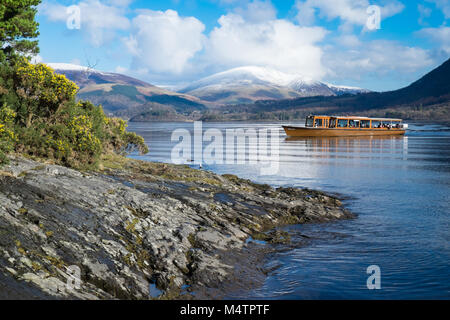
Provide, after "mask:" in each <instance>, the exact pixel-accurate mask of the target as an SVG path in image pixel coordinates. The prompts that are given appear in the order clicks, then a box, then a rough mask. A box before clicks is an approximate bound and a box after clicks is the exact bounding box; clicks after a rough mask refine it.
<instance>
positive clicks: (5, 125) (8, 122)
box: [0, 104, 16, 164]
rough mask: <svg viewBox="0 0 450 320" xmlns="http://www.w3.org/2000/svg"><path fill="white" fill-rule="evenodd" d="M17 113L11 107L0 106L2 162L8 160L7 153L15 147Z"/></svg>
mask: <svg viewBox="0 0 450 320" xmlns="http://www.w3.org/2000/svg"><path fill="white" fill-rule="evenodd" d="M15 117H16V114H15V112H14V111H13V110H11V109H10V108H9V107H7V106H6V104H5V105H3V106H2V107H1V108H0V164H4V163H6V162H7V158H6V154H7V153H8V152H11V151H12V149H13V147H14V141H15V138H16V137H15V134H14V129H13V123H14V118H15Z"/></svg>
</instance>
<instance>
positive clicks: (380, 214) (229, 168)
mask: <svg viewBox="0 0 450 320" xmlns="http://www.w3.org/2000/svg"><path fill="white" fill-rule="evenodd" d="M292 124H296V123H292ZM297 125H298V124H297ZM177 128H185V129H187V130H189V131H192V130H193V124H192V123H130V127H129V129H130V130H131V131H135V132H138V133H139V134H141V135H143V136H144V138H145V140H146V142H147V143H148V144H149V146H150V150H151V151H150V153H149V154H148V155H146V156H144V157H137V158H140V159H144V160H151V161H162V162H171V151H172V148H173V147H174V145H176V144H177V142H171V134H172V132H173V130H175V129H177ZM209 128H218V129H220V130H222V131H224V130H225V129H230V128H255V129H259V128H276V129H278V128H280V124H266V123H264V124H261V123H204V124H203V129H204V130H206V129H209ZM279 143H280V157H279V172H278V173H277V174H276V175H273V176H261V175H260V170H259V166H258V165H213V166H204V169H206V170H212V171H214V172H217V173H233V174H236V175H238V176H240V177H243V178H249V179H252V180H254V181H257V182H263V183H269V184H271V185H274V186H299V187H308V188H314V189H320V190H324V191H328V192H333V193H340V194H342V195H344V196H347V197H348V198H349V200H346V201H345V204H346V206H347V207H348V208H349V209H350V210H352V211H353V212H355V213H357V214H358V217H357V219H355V220H350V221H339V222H335V223H328V224H320V225H302V226H290V227H288V228H289V230H291V231H292V232H293V233H294V234H297V235H298V236H299V235H300V234H303V235H307V236H309V237H310V238H311V239H310V241H308V243H307V245H305V246H302V247H300V248H296V249H292V250H288V251H285V252H282V253H277V254H274V255H272V256H271V257H269V259H268V262H267V267H276V268H275V270H274V271H273V272H272V273H270V274H269V276H268V277H267V280H266V281H265V283H264V285H263V286H262V287H261V288H258V289H256V290H252V291H249V292H240V293H237V294H236V296H233V297H231V298H243V299H244V298H245V299H247V298H257V299H421V298H423V299H449V298H450V246H449V241H450V128H449V127H447V126H441V125H425V124H420V123H412V124H410V130H409V132H408V133H407V135H406V136H405V137H388V138H328V139H326V138H322V139H302V140H289V139H286V136H285V135H284V132H281V130H280V137H279ZM206 145H208V143H205V146H206ZM250 147H256V146H254V145H251V146H250ZM369 265H378V266H379V267H380V269H381V289H380V290H368V289H367V286H366V281H367V278H368V276H369V275H368V274H367V273H366V269H367V267H368V266H369Z"/></svg>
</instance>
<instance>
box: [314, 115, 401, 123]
mask: <svg viewBox="0 0 450 320" xmlns="http://www.w3.org/2000/svg"><path fill="white" fill-rule="evenodd" d="M310 117H319V118H333V119H351V120H375V121H400V122H401V121H403V119H392V118H370V117H360V116H325V115H311V116H310Z"/></svg>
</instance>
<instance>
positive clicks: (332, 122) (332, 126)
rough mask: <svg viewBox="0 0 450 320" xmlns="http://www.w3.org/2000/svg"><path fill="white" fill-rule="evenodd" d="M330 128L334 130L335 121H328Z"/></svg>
mask: <svg viewBox="0 0 450 320" xmlns="http://www.w3.org/2000/svg"><path fill="white" fill-rule="evenodd" d="M330 128H336V119H331V120H330Z"/></svg>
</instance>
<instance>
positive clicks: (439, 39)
mask: <svg viewBox="0 0 450 320" xmlns="http://www.w3.org/2000/svg"><path fill="white" fill-rule="evenodd" d="M417 34H418V35H419V36H422V37H424V38H427V39H429V40H431V41H433V42H435V43H436V44H438V46H439V48H440V50H442V51H445V53H446V54H447V55H450V27H440V28H425V29H422V30H420V31H418V33H417Z"/></svg>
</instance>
